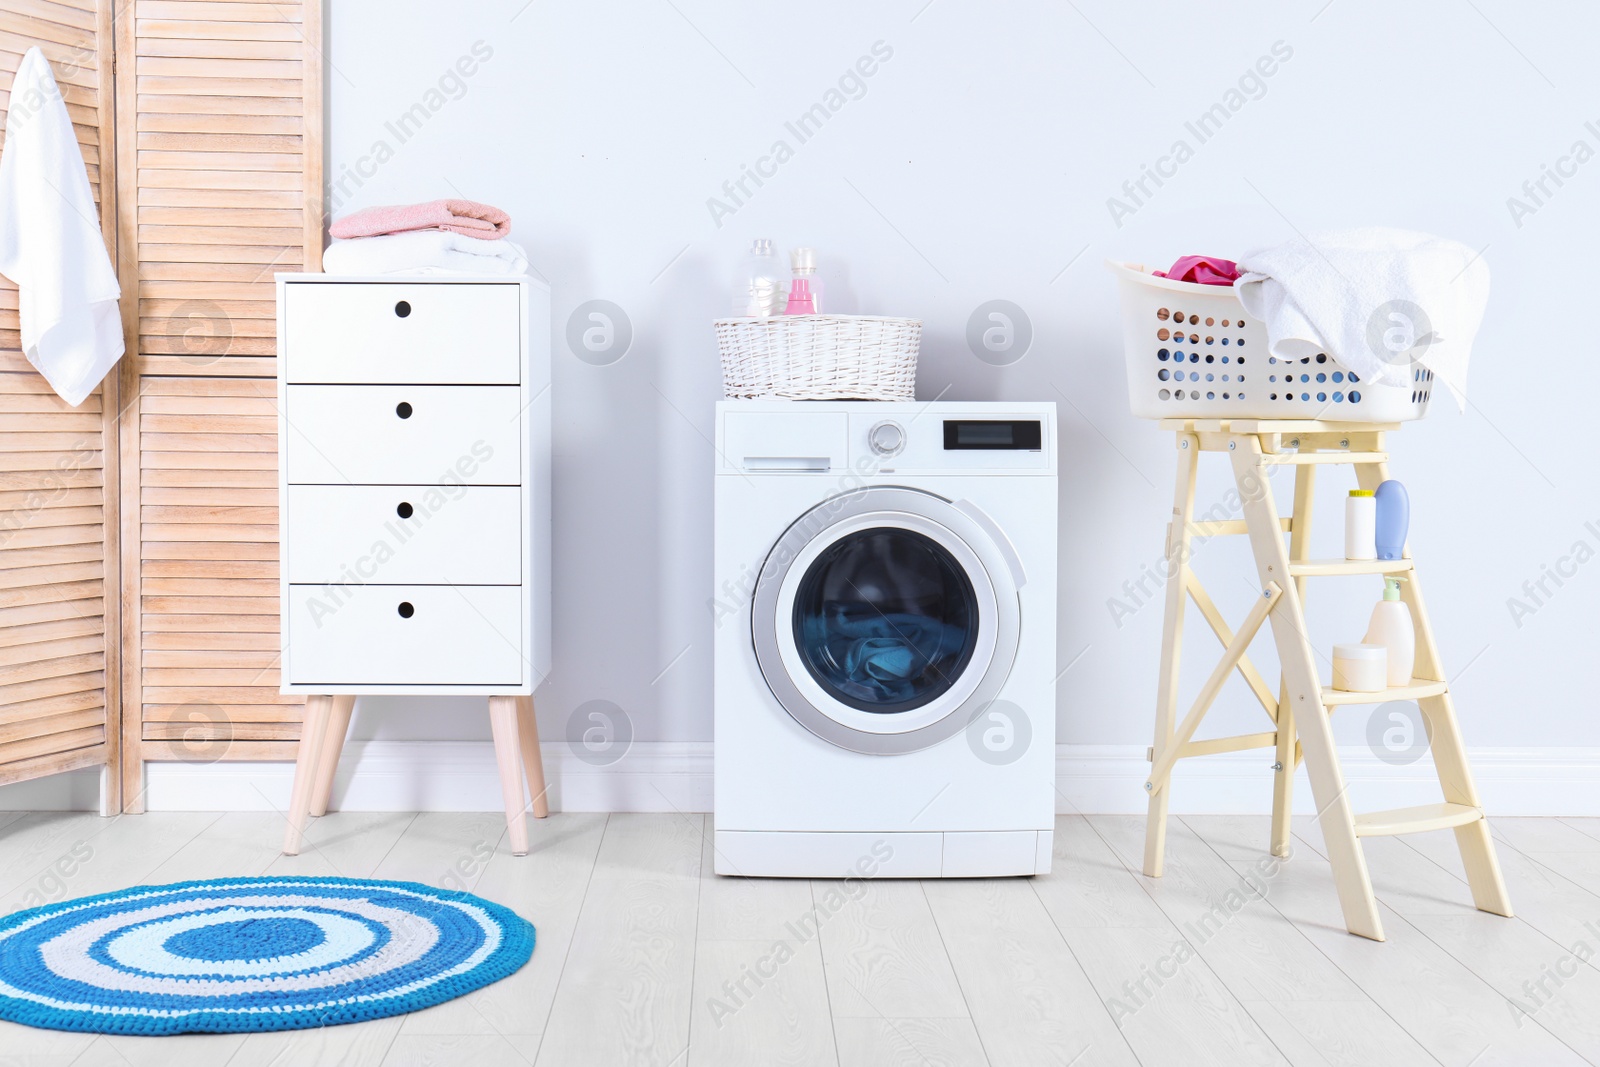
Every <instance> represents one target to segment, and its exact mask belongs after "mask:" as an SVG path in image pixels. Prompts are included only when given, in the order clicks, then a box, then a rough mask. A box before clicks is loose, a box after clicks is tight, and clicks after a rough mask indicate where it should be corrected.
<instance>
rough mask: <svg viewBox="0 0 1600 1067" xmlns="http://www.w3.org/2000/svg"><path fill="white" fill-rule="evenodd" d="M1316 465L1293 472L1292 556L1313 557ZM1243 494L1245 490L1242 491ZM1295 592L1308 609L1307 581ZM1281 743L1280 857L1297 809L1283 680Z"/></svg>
mask: <svg viewBox="0 0 1600 1067" xmlns="http://www.w3.org/2000/svg"><path fill="white" fill-rule="evenodd" d="M1316 486H1317V468H1316V467H1314V466H1312V465H1310V464H1309V463H1308V464H1302V465H1301V466H1299V467H1298V468H1296V469H1295V472H1294V517H1293V519H1292V520H1291V522H1290V532H1289V558H1290V559H1292V560H1296V561H1303V560H1306V559H1310V558H1311V513H1312V506H1313V504H1314V503H1315V500H1316ZM1241 493H1242V490H1241ZM1294 586H1295V589H1294V591H1295V594H1296V595H1297V596H1298V597H1299V598H1300V605H1301V610H1302V611H1303V610H1305V602H1306V580H1305V579H1304V578H1296V579H1295V580H1294ZM1277 727H1278V745H1277V758H1276V760H1275V767H1274V770H1273V778H1272V842H1271V847H1272V854H1273V855H1274V856H1278V857H1280V858H1282V857H1284V856H1287V855H1289V837H1290V833H1291V831H1290V827H1289V817H1290V816H1291V815H1292V814H1293V810H1294V772H1295V767H1296V761H1295V747H1294V743H1295V738H1296V734H1295V731H1294V706H1293V701H1291V700H1290V699H1289V690H1288V687H1287V686H1286V685H1284V684H1283V683H1281V682H1280V684H1279V686H1278V723H1277Z"/></svg>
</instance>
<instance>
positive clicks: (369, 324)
mask: <svg viewBox="0 0 1600 1067" xmlns="http://www.w3.org/2000/svg"><path fill="white" fill-rule="evenodd" d="M521 308H522V298H521V291H520V289H519V287H518V286H516V285H494V284H477V283H461V284H448V285H445V284H439V283H417V282H410V283H407V282H394V283H387V282H386V283H382V284H374V283H366V282H339V283H330V282H317V283H315V284H294V283H289V284H287V285H285V286H284V344H285V357H286V370H287V380H288V381H289V382H291V383H295V382H310V383H361V382H417V383H440V384H453V383H462V384H483V385H516V384H518V383H519V382H520V381H521V376H520V366H521V350H522V310H521Z"/></svg>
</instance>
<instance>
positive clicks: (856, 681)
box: [803, 604, 967, 704]
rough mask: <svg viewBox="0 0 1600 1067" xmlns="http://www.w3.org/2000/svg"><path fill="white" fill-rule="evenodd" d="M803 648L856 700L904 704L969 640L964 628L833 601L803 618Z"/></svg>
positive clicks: (933, 680)
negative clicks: (825, 666)
mask: <svg viewBox="0 0 1600 1067" xmlns="http://www.w3.org/2000/svg"><path fill="white" fill-rule="evenodd" d="M803 629H804V633H803V639H804V645H805V653H806V655H807V656H808V657H809V658H810V659H811V661H812V662H813V663H816V664H818V665H819V666H820V665H824V664H825V665H827V667H828V668H829V669H828V671H827V673H828V674H829V675H831V676H832V677H831V679H830V680H831V681H833V683H834V684H835V685H836V686H838V687H839V688H840V689H841V690H842V691H843V692H845V693H847V694H848V695H850V696H853V697H855V698H856V699H857V700H862V701H866V702H869V703H872V704H902V703H905V702H906V701H909V700H912V699H913V698H915V697H917V696H918V695H919V693H921V692H922V691H923V690H925V689H926V688H928V686H929V684H930V683H937V682H938V681H940V680H944V681H948V680H945V679H941V678H940V670H941V668H944V669H949V668H950V667H951V665H952V662H953V660H954V659H955V657H956V656H957V655H958V654H959V653H960V651H961V649H962V646H963V645H964V643H965V641H966V636H967V633H966V629H965V627H959V626H950V625H948V624H946V623H942V622H939V621H938V620H937V619H930V618H928V617H927V616H925V615H912V614H908V613H903V612H893V613H889V614H885V613H882V612H879V611H877V610H875V609H873V608H872V607H871V606H870V605H860V604H852V605H844V604H829V605H827V606H826V608H825V609H824V613H823V614H822V615H820V616H810V617H808V618H806V620H805V623H804V627H803Z"/></svg>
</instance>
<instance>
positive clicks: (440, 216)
mask: <svg viewBox="0 0 1600 1067" xmlns="http://www.w3.org/2000/svg"><path fill="white" fill-rule="evenodd" d="M413 230H448V231H449V232H451V233H459V234H464V235H465V236H467V237H478V238H481V239H483V240H485V241H497V240H499V239H500V238H502V237H504V236H505V235H506V234H508V233H510V232H511V216H510V215H507V214H506V213H505V212H504V211H501V210H500V209H499V208H497V207H490V206H489V205H488V204H480V203H477V202H476V201H473V200H435V201H433V202H431V203H427V204H395V205H392V206H390V207H369V208H367V209H366V210H364V211H357V212H356V213H355V214H354V215H346V216H345V217H344V218H342V219H340V220H339V221H338V222H335V223H334V224H333V226H332V228H330V229H329V231H328V232H329V233H330V234H332V235H333V236H334V237H337V238H339V239H340V240H345V239H348V238H351V237H377V236H379V235H381V234H387V233H410V232H412V231H413Z"/></svg>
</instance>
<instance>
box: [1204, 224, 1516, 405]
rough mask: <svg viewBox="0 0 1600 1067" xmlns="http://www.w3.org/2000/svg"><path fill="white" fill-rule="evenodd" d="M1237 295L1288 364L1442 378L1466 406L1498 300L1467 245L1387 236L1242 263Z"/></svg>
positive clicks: (1295, 244)
mask: <svg viewBox="0 0 1600 1067" xmlns="http://www.w3.org/2000/svg"><path fill="white" fill-rule="evenodd" d="M1239 270H1240V271H1241V272H1242V273H1241V275H1240V277H1239V280H1238V281H1237V282H1235V283H1234V288H1235V289H1236V290H1237V291H1238V293H1239V299H1240V301H1241V302H1242V303H1243V304H1244V309H1245V310H1246V311H1248V312H1249V313H1250V314H1251V315H1253V316H1255V317H1256V318H1258V319H1261V320H1262V321H1263V322H1265V323H1266V326H1267V344H1268V347H1269V350H1270V351H1271V352H1272V354H1273V355H1275V356H1278V357H1279V358H1281V359H1300V358H1302V357H1304V356H1311V355H1316V354H1317V353H1318V352H1326V353H1328V355H1330V356H1332V357H1333V358H1334V359H1337V360H1338V361H1339V362H1340V363H1342V364H1344V366H1345V367H1346V368H1347V369H1349V370H1353V371H1355V372H1356V373H1357V374H1359V375H1360V376H1361V377H1362V378H1366V379H1369V380H1372V381H1382V382H1386V383H1388V384H1390V385H1399V386H1405V385H1408V384H1410V382H1411V380H1412V378H1411V372H1412V364H1413V363H1419V364H1421V365H1422V366H1423V367H1426V368H1427V369H1429V370H1431V371H1433V372H1434V374H1435V375H1437V376H1438V377H1439V379H1440V380H1441V381H1443V382H1444V383H1445V385H1446V386H1448V387H1449V389H1450V393H1451V395H1452V397H1453V398H1454V400H1455V402H1456V404H1457V405H1458V406H1462V405H1464V404H1465V402H1466V390H1467V360H1468V358H1469V357H1470V356H1471V355H1472V341H1473V338H1474V337H1476V336H1477V333H1478V326H1479V324H1480V323H1482V321H1483V309H1484V305H1485V304H1486V303H1487V302H1488V299H1489V268H1488V266H1487V265H1486V264H1485V263H1484V262H1483V260H1482V259H1481V258H1480V257H1479V256H1478V254H1477V253H1476V252H1474V251H1473V250H1472V249H1470V248H1468V247H1467V246H1466V245H1463V244H1459V243H1457V242H1455V241H1447V240H1444V239H1443V238H1440V237H1432V236H1429V235H1428V234H1423V233H1412V232H1410V231H1407V230H1391V229H1383V228H1379V227H1372V228H1368V229H1359V230H1344V231H1339V232H1332V233H1314V234H1311V235H1309V236H1308V237H1306V238H1303V239H1298V238H1297V239H1296V240H1293V241H1289V242H1288V243H1286V244H1281V245H1278V246H1276V247H1273V248H1266V249H1260V250H1258V251H1255V252H1251V253H1249V254H1247V255H1245V256H1243V257H1241V258H1240V260H1239Z"/></svg>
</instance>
